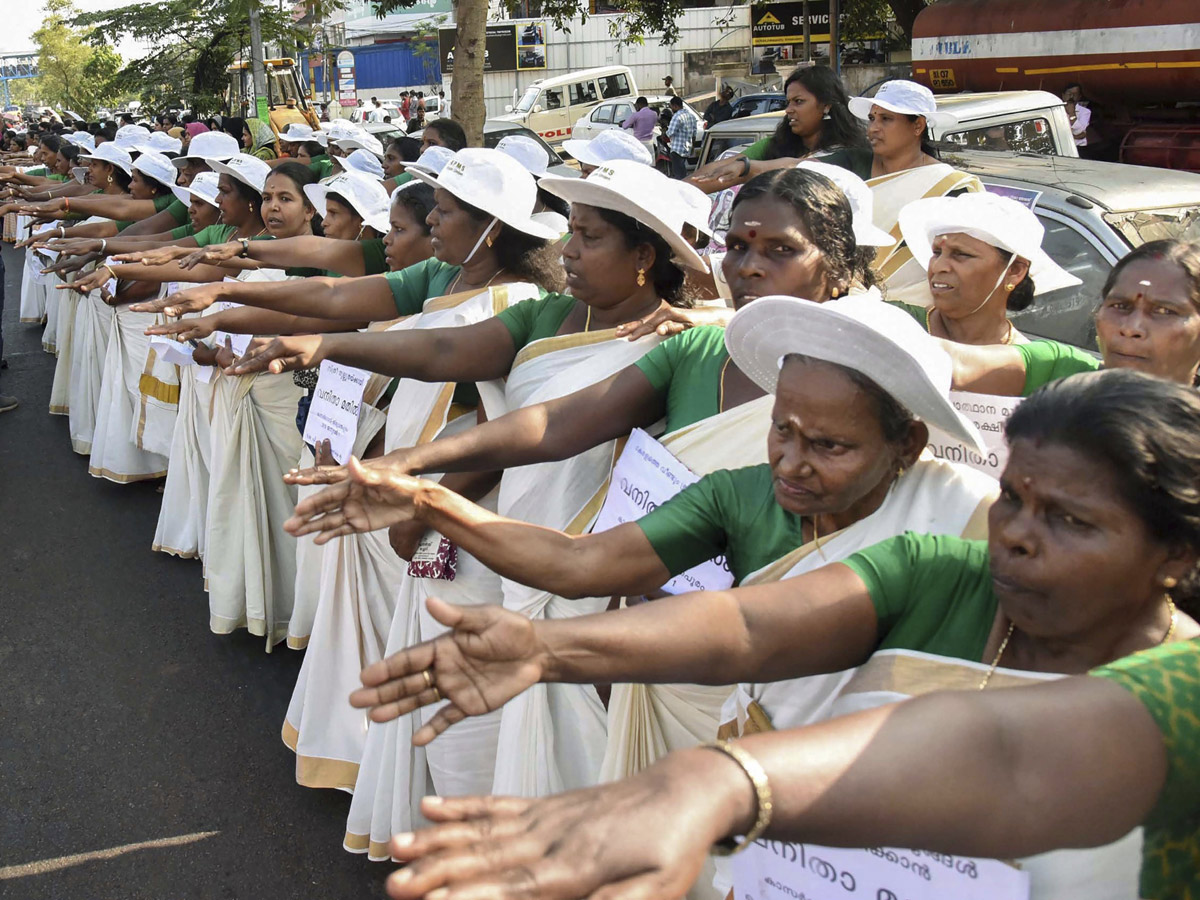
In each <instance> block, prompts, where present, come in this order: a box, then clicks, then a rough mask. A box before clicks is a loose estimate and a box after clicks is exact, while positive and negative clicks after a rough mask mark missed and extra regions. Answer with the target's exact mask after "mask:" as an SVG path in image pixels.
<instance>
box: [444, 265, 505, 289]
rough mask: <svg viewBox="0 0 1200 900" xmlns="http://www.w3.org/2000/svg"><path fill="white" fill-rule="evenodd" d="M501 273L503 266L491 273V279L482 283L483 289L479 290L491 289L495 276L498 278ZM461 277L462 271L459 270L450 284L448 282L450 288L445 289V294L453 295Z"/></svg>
mask: <svg viewBox="0 0 1200 900" xmlns="http://www.w3.org/2000/svg"><path fill="white" fill-rule="evenodd" d="M503 271H504V266H501V267H500V268H498V269H497V270H496V271H495V272H493V273H492V277H491V278H489V279H488V280H487V281H485V282H484V283H483V287H481V288H480V290H481V291H482V290H483V288H486V287H491V286H492V282H493V281H495V280H496V277H497V276H498V275H499V274H500V273H501V272H503ZM462 275H463V270H462V269H461V268H460V269H459V270H458V274H457V275H455V276H454V280H453V281H452V282H450V286H449V287H448V288H446V293H447V294H453V293H454V289H455V288H456V287H458V282H459V280H460V279H461V278H462Z"/></svg>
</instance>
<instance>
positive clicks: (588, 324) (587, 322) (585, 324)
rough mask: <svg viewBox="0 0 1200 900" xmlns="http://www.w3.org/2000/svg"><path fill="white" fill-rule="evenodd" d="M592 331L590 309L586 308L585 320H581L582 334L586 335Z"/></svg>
mask: <svg viewBox="0 0 1200 900" xmlns="http://www.w3.org/2000/svg"><path fill="white" fill-rule="evenodd" d="M591 329H592V308H591V307H590V306H589V307H588V308H587V318H586V319H584V320H583V333H584V334H587V333H588V332H589V331H591Z"/></svg>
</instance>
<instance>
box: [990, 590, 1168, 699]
mask: <svg viewBox="0 0 1200 900" xmlns="http://www.w3.org/2000/svg"><path fill="white" fill-rule="evenodd" d="M1163 596H1164V597H1165V598H1166V601H1167V607H1168V608H1169V609H1170V610H1171V624H1169V625H1168V626H1167V633H1166V634H1164V635H1163V636H1162V640H1161V641H1159V642H1158V646H1160V647H1161V646H1162V645H1163V644H1165V643H1167V642H1168V641H1170V640H1171V638H1172V637H1173V636H1174V635H1175V625H1176V623H1177V622H1178V621H1179V610H1178V609H1176V608H1175V601H1174V600H1173V599H1172V598H1171V595H1170V594H1164V595H1163ZM1013 628H1014V626H1013V623H1012V622H1009V623H1008V632H1007V633H1006V634H1005V635H1004V640H1003V641H1001V642H1000V649H999V650H997V651H996V658H995V659H993V660H992V664H991V666H990V667H989V668H988V670H987V674H986V675H984V676H983V681H981V682H979V690H981V691H982V690H983V689H984V688H986V687H987V686H988V682H989V681H991V680H992V674H993V673H994V672H995V671H996V667H997V666H998V665H1000V657H1002V656H1003V655H1004V651H1005V650H1006V649H1007V648H1008V641H1009V639H1010V638H1011V637H1012V636H1013Z"/></svg>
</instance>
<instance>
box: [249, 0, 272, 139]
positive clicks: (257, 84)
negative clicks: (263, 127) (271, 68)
mask: <svg viewBox="0 0 1200 900" xmlns="http://www.w3.org/2000/svg"><path fill="white" fill-rule="evenodd" d="M250 71H251V72H252V73H253V74H254V114H255V115H256V116H258V118H259V120H260V121H262V122H268V123H269V122H270V121H271V114H270V112H269V111H268V107H267V72H266V69H265V68H264V67H263V46H262V25H261V24H260V23H259V21H258V0H250Z"/></svg>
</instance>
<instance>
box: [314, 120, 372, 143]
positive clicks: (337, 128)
mask: <svg viewBox="0 0 1200 900" xmlns="http://www.w3.org/2000/svg"><path fill="white" fill-rule="evenodd" d="M326 126H327V127H326V128H325V129H324V130H325V133H326V134H327V135H329V139H330V140H331V141H333V140H341V139H342V138H348V137H355V136H356V135H360V134H367V131H366V130H365V129H363V127H362V126H361V125H357V124H355V123H354V122H351V121H350V120H349V119H334V120H333V121H332V122H327V123H326Z"/></svg>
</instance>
